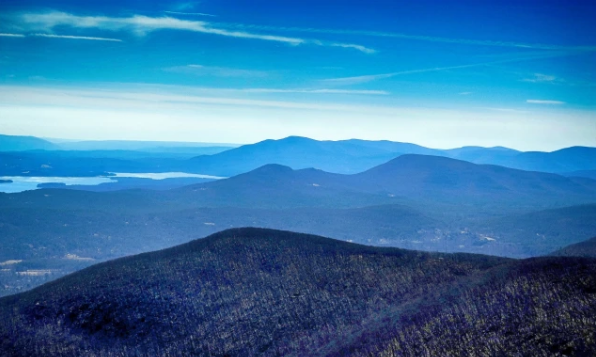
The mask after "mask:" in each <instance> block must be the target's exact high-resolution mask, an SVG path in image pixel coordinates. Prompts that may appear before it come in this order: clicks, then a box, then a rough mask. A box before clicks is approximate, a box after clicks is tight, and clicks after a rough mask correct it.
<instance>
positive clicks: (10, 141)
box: [0, 134, 58, 151]
mask: <svg viewBox="0 0 596 357" xmlns="http://www.w3.org/2000/svg"><path fill="white" fill-rule="evenodd" d="M57 148H58V146H57V145H55V144H53V143H51V142H49V141H47V140H43V139H40V138H36V137H34V136H16V135H2V134H0V151H27V150H55V149H57Z"/></svg>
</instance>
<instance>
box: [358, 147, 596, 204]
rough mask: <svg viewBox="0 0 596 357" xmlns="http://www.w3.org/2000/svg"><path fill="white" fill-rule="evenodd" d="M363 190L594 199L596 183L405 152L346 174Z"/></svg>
mask: <svg viewBox="0 0 596 357" xmlns="http://www.w3.org/2000/svg"><path fill="white" fill-rule="evenodd" d="M350 181H351V182H352V183H353V185H355V186H357V187H360V188H361V189H363V190H366V191H370V190H377V191H380V190H383V191H385V192H387V193H390V194H393V195H396V196H405V197H410V198H432V199H433V200H441V201H444V200H448V201H450V202H451V203H458V202H461V203H466V202H467V203H474V202H477V203H494V204H497V203H502V202H510V203H512V202H518V203H522V204H523V205H526V204H528V203H530V204H532V203H534V202H539V201H543V202H544V201H546V200H551V201H553V200H554V201H557V200H558V201H561V202H564V201H567V202H570V203H571V202H581V201H583V202H586V203H587V202H593V201H594V200H595V198H596V196H595V194H596V181H591V180H576V179H574V178H567V177H563V176H559V175H555V174H549V173H541V172H529V171H522V170H516V169H510V168H506V167H502V166H495V165H476V164H472V163H469V162H467V161H462V160H455V159H450V158H445V157H438V156H428V155H403V156H400V157H398V158H396V159H393V160H391V161H389V162H388V163H385V164H383V165H379V166H377V167H374V168H372V169H370V170H367V171H365V172H362V173H359V174H356V175H353V176H351V177H350Z"/></svg>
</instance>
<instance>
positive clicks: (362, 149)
mask: <svg viewBox="0 0 596 357" xmlns="http://www.w3.org/2000/svg"><path fill="white" fill-rule="evenodd" d="M398 148H401V146H399V145H397V146H394V145H391V143H388V142H379V143H376V144H375V142H366V141H361V140H345V141H317V140H313V139H309V138H303V137H296V136H291V137H287V138H285V139H280V140H265V141H261V142H259V143H256V144H252V145H244V146H241V147H239V148H236V149H232V150H228V151H225V152H223V153H220V154H216V155H209V156H199V157H196V158H195V159H193V162H192V165H193V166H194V168H195V170H199V171H203V172H205V173H210V174H217V175H223V176H232V175H237V174H239V173H243V172H247V171H251V170H254V169H256V168H258V167H260V166H263V165H267V164H280V165H285V166H289V167H291V168H293V169H302V168H310V167H314V168H318V169H321V170H324V171H328V172H336V173H355V172H359V171H363V170H366V169H368V168H370V167H372V166H374V165H377V164H380V163H382V162H385V161H387V160H389V159H391V158H393V157H395V156H398V155H400V154H401V153H400V152H399V151H395V150H398Z"/></svg>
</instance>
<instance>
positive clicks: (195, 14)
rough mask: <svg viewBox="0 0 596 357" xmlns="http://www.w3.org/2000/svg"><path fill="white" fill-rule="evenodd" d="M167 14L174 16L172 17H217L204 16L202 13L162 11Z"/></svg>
mask: <svg viewBox="0 0 596 357" xmlns="http://www.w3.org/2000/svg"><path fill="white" fill-rule="evenodd" d="M164 12H165V13H167V14H174V15H190V16H209V17H217V15H212V14H205V13H203V12H181V11H164Z"/></svg>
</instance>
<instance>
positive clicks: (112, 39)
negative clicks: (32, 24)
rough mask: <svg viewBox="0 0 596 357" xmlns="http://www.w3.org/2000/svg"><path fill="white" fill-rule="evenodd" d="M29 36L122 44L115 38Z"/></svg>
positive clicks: (43, 34) (39, 34)
mask: <svg viewBox="0 0 596 357" xmlns="http://www.w3.org/2000/svg"><path fill="white" fill-rule="evenodd" d="M29 36H32V37H47V38H62V39H67V40H87V41H110V42H122V40H120V39H117V38H107V37H90V36H70V35H52V34H46V33H35V34H31V35H29Z"/></svg>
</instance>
